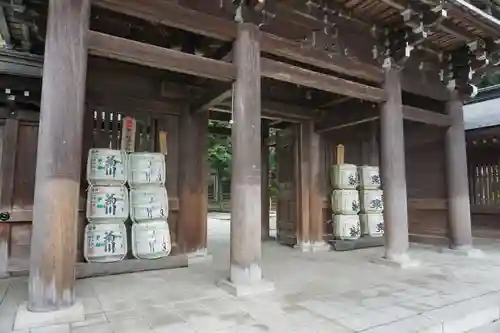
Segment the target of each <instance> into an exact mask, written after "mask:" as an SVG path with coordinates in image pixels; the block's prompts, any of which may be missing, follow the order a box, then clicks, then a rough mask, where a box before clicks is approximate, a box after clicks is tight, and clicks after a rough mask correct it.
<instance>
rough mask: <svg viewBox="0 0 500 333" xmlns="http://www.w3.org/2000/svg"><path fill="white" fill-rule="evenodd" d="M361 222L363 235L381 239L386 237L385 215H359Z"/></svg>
mask: <svg viewBox="0 0 500 333" xmlns="http://www.w3.org/2000/svg"><path fill="white" fill-rule="evenodd" d="M359 220H360V222H361V231H362V233H363V235H365V236H370V237H381V236H383V235H384V215H383V214H359Z"/></svg>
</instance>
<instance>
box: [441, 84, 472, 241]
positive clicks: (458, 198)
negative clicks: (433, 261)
mask: <svg viewBox="0 0 500 333" xmlns="http://www.w3.org/2000/svg"><path fill="white" fill-rule="evenodd" d="M446 109H447V112H448V115H449V116H450V118H451V126H450V127H449V128H448V131H447V132H446V176H447V184H448V219H449V226H450V235H451V247H452V248H453V249H468V248H471V247H472V234H471V215H470V201H469V186H468V178H467V151H466V146H465V128H464V114H463V105H462V101H461V100H460V98H459V96H458V94H456V93H453V94H452V98H451V100H450V101H448V103H447V104H446Z"/></svg>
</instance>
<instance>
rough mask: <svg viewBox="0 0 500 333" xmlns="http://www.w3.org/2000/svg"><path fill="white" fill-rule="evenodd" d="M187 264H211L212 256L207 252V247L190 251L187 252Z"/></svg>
mask: <svg viewBox="0 0 500 333" xmlns="http://www.w3.org/2000/svg"><path fill="white" fill-rule="evenodd" d="M187 257H188V266H190V265H195V264H211V263H212V261H213V259H214V257H213V256H212V255H211V254H208V250H207V249H200V250H198V251H196V252H191V253H188V254H187Z"/></svg>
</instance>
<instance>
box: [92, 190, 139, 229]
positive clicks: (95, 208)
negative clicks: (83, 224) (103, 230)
mask: <svg viewBox="0 0 500 333" xmlns="http://www.w3.org/2000/svg"><path fill="white" fill-rule="evenodd" d="M128 213H129V202H128V190H127V188H126V187H125V186H123V185H120V186H100V185H96V186H90V187H89V188H88V190H87V211H86V216H87V219H88V220H89V221H90V222H92V223H121V222H125V220H126V219H127V218H128Z"/></svg>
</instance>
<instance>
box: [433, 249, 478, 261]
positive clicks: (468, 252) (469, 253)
mask: <svg viewBox="0 0 500 333" xmlns="http://www.w3.org/2000/svg"><path fill="white" fill-rule="evenodd" d="M440 252H441V253H450V254H454V255H458V256H464V257H469V258H473V259H483V258H485V257H486V255H485V254H484V252H483V251H481V250H479V249H475V248H474V247H472V246H457V247H450V248H447V247H444V248H441V249H440Z"/></svg>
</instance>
